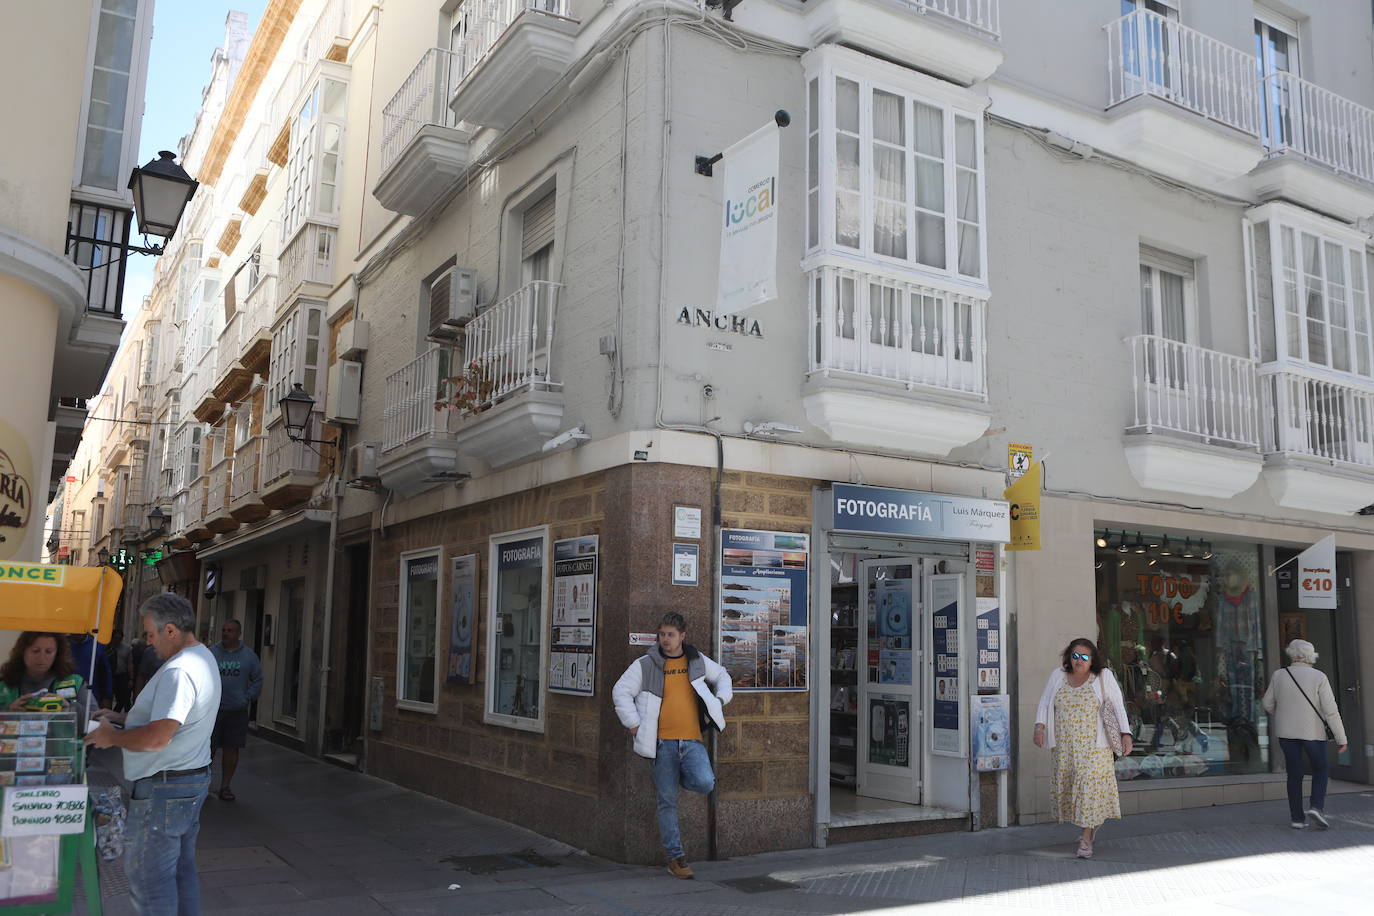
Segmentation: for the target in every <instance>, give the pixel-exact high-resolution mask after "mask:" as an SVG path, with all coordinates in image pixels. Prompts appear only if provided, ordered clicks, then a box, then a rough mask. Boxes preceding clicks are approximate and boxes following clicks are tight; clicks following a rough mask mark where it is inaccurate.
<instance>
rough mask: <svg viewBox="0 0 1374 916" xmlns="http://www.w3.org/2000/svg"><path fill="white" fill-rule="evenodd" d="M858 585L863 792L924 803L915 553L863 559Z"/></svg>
mask: <svg viewBox="0 0 1374 916" xmlns="http://www.w3.org/2000/svg"><path fill="white" fill-rule="evenodd" d="M860 568H861V572H862V576H861V578H860V580H859V581H860V583H861V586H860V588H859V605H860V607H859V612H860V613H859V619H860V621H861V623H860V624H859V650H860V651H859V661H858V665H857V666H856V667H857V668H858V675H859V677H858V681H859V715H858V719H859V723H858V724H859V735H858V742H857V743H858V747H857V751H858V753H857V755H856V757H857V764H858V766H857V769H858V794H859V795H865V796H868V797H871V798H884V799H888V800H890V801H896V802H903V803H905V804H912V805H916V804H920V802H921V771H920V770H921V768H920V761H921V746H920V739H921V735H922V733H923V729H922V728H921V723H920V710H921V697H920V683H921V678H920V671H921V664H920V650H921V646H920V644H919V643H920V634H921V633H922V631H923V627H922V626H921V625H920V620H921V609H920V604H919V597H920V594H921V590H920V589H919V588H918V582H917V570H918V568H919V567H918V566H917V564H916V563H915V561H914V560H905V559H904V560H891V559H885V560H865V561H863V563H862V564H861V567H860Z"/></svg>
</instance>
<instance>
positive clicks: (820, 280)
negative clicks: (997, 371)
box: [807, 267, 987, 399]
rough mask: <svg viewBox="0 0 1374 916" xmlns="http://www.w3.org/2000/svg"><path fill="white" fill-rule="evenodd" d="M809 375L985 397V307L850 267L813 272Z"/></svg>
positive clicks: (976, 301) (955, 295) (979, 302)
mask: <svg viewBox="0 0 1374 916" xmlns="http://www.w3.org/2000/svg"><path fill="white" fill-rule="evenodd" d="M807 288H808V294H809V298H810V306H811V316H812V320H811V322H810V325H811V327H810V338H811V339H810V347H809V350H810V353H809V363H810V371H811V372H813V373H814V372H822V373H831V372H837V371H838V372H848V373H854V374H856V375H865V376H872V377H877V378H883V379H890V380H892V381H895V382H901V383H903V384H905V385H906V386H907V387H912V386H915V385H924V386H927V387H931V388H939V389H944V390H947V391H958V392H965V393H968V394H974V395H978V396H979V397H980V398H981V399H986V398H987V371H986V368H985V356H986V352H987V327H986V324H987V303H986V302H985V301H984V300H982V299H976V298H974V297H972V296H967V295H962V294H958V293H951V292H948V291H945V290H940V289H935V288H933V287H928V286H923V285H921V284H918V283H914V282H910V281H907V280H899V279H895V278H892V277H888V276H883V275H880V274H870V273H865V272H862V271H859V270H854V269H851V268H846V267H817V268H815V269H813V270H811V271H809V272H808V273H807Z"/></svg>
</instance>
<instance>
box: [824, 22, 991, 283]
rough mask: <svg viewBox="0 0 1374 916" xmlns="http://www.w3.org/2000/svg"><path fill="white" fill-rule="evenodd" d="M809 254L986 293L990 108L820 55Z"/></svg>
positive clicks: (884, 67) (843, 55) (846, 56)
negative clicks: (968, 284)
mask: <svg viewBox="0 0 1374 916" xmlns="http://www.w3.org/2000/svg"><path fill="white" fill-rule="evenodd" d="M808 57H809V59H810V63H809V64H808V70H810V71H812V72H813V74H814V75H812V78H810V79H809V80H808V83H807V106H808V110H807V230H806V238H807V250H808V254H813V253H815V254H823V253H839V254H852V255H856V256H858V257H861V258H864V259H871V260H873V261H877V262H881V263H885V264H891V265H894V266H899V267H903V268H910V269H912V270H914V271H919V272H921V273H923V274H927V275H932V274H933V275H935V276H944V277H949V278H951V279H959V280H963V281H974V282H976V283H978V284H979V285H982V284H983V281H984V278H985V277H986V269H985V264H984V249H985V239H984V226H985V224H986V221H985V213H984V200H983V120H982V115H981V107H979V106H978V105H977V103H976V102H975V101H974V100H973V99H972V98H971V97H968V96H967V94H966V93H965V91H964V90H960V89H958V88H957V87H953V86H949V85H947V84H943V83H941V82H940V81H939V80H935V79H933V78H931V77H926V76H924V75H922V74H918V73H915V72H913V71H907V70H904V69H902V68H898V67H894V66H891V65H888V64H885V63H883V62H880V61H877V60H874V59H872V58H868V57H865V56H864V55H861V54H858V53H857V52H852V51H848V50H847V49H839V48H827V49H824V50H821V51H817V52H812V54H811V55H808Z"/></svg>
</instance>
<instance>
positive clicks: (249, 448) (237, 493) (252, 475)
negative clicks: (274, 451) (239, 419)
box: [229, 436, 267, 502]
mask: <svg viewBox="0 0 1374 916" xmlns="http://www.w3.org/2000/svg"><path fill="white" fill-rule="evenodd" d="M266 441H267V437H266V436H249V437H248V441H246V442H244V443H243V445H240V446H239V448H238V451H236V452H234V484H233V489H232V490H231V491H230V496H229V498H230V499H231V500H233V501H235V502H237V501H238V500H240V499H243V498H245V497H247V496H251V495H252V494H253V493H256V492H257V489H258V471H259V469H260V462H261V458H262V446H263V443H264V442H266Z"/></svg>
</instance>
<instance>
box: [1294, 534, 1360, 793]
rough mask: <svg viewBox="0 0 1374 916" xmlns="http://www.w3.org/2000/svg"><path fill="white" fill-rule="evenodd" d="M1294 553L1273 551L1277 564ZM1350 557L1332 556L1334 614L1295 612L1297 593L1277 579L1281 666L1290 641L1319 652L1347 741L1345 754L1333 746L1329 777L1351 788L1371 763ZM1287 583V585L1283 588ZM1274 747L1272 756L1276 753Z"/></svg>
mask: <svg viewBox="0 0 1374 916" xmlns="http://www.w3.org/2000/svg"><path fill="white" fill-rule="evenodd" d="M1296 555H1297V551H1294V550H1276V551H1275V552H1274V557H1275V560H1276V561H1277V562H1279V563H1282V562H1283V561H1285V560H1287V559H1289V558H1290V557H1294V556H1296ZM1351 567H1352V563H1351V558H1350V554H1348V553H1338V554H1336V609H1335V610H1334V611H1327V610H1314V609H1311V608H1299V607H1298V589H1297V585H1296V582H1294V580H1293V579H1291V578H1290V579H1287V580H1284V579H1280V580H1279V582H1280V586H1279V647H1278V652H1277V655H1278V659H1279V664H1282V665H1286V664H1287V663H1288V657H1287V656H1286V655H1284V654H1283V650H1284V648H1285V647H1287V645H1288V643H1289V641H1290V640H1292V639H1306V640H1307V641H1308V642H1310V643H1312V645H1313V646H1314V647H1316V650H1317V667H1318V668H1320V669H1321V670H1322V671H1323V672H1325V673H1326V676H1327V679H1328V680H1330V681H1331V689H1332V691H1333V692H1334V693H1335V695H1336V703H1337V705H1338V706H1339V707H1340V710H1341V723H1342V724H1343V725H1344V726H1345V733H1346V737H1347V738H1348V739H1349V741H1350V745H1349V747H1347V748H1346V750H1345V753H1344V754H1337V753H1336V745H1335V744H1331V745H1330V747H1329V749H1328V750H1329V753H1330V754H1331V776H1332V778H1334V779H1346V780H1349V781H1351V782H1366V781H1367V780H1368V778H1369V758H1367V757H1365V755H1364V727H1363V723H1362V713H1361V692H1362V691H1361V685H1360V664H1359V645H1360V643H1359V634H1358V632H1357V630H1356V626H1355V588H1354V585H1355V581H1354V578H1353V577H1354V571H1353V570H1352V568H1351ZM1285 583H1291V584H1287V585H1285ZM1277 750H1278V749H1277V747H1276V748H1275V751H1276V752H1277Z"/></svg>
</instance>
